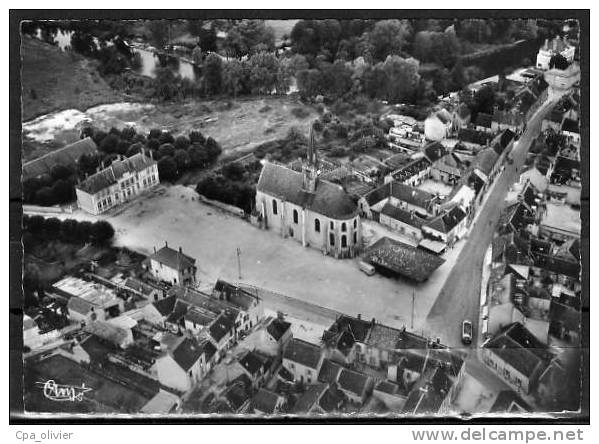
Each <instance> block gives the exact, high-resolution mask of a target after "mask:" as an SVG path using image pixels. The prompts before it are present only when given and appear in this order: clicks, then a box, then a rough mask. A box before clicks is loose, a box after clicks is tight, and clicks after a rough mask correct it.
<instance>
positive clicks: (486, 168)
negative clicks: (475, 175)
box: [473, 147, 499, 175]
mask: <svg viewBox="0 0 599 444" xmlns="http://www.w3.org/2000/svg"><path fill="white" fill-rule="evenodd" d="M497 159H499V155H498V154H497V153H496V152H495V150H494V149H493V148H491V147H487V148H485V149H483V150H480V151H479V152H478V154H477V155H476V157H475V158H474V162H473V165H474V167H475V168H478V169H479V170H481V171H482V172H483V173H485V174H486V175H489V173H491V171H492V170H493V167H494V166H495V163H496V162H497Z"/></svg>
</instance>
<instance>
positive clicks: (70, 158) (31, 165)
mask: <svg viewBox="0 0 599 444" xmlns="http://www.w3.org/2000/svg"><path fill="white" fill-rule="evenodd" d="M97 148H98V147H97V146H96V144H95V143H94V141H93V140H92V139H91V138H90V137H86V138H85V139H82V140H78V141H77V142H75V143H71V144H70V145H67V146H65V147H63V148H60V149H57V150H54V151H52V152H50V153H48V154H46V155H44V156H42V157H39V158H37V159H34V160H31V161H29V162H25V163H24V164H23V180H27V179H32V178H34V177H39V176H42V175H44V174H50V172H51V171H52V168H53V167H55V166H56V165H64V166H66V167H69V166H75V165H77V162H78V161H79V158H80V157H81V156H82V155H84V154H95V153H96V152H97Z"/></svg>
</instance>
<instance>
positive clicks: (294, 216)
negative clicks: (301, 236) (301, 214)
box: [293, 210, 298, 224]
mask: <svg viewBox="0 0 599 444" xmlns="http://www.w3.org/2000/svg"><path fill="white" fill-rule="evenodd" d="M297 221H298V214H297V210H293V223H294V224H296V223H297Z"/></svg>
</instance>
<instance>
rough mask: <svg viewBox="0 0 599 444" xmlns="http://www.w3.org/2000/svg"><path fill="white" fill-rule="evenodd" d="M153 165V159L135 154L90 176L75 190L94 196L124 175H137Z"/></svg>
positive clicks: (116, 161) (141, 154)
mask: <svg viewBox="0 0 599 444" xmlns="http://www.w3.org/2000/svg"><path fill="white" fill-rule="evenodd" d="M155 164H156V161H155V160H154V159H152V158H150V157H148V156H145V155H144V154H143V153H137V154H134V155H133V156H131V157H129V158H126V159H124V160H115V161H114V162H112V164H111V165H110V166H109V167H108V168H104V169H103V170H101V171H99V172H97V173H95V174H92V175H91V176H89V177H88V178H87V179H85V180H84V181H83V182H81V183H80V184H78V185H77V188H78V189H80V190H82V191H85V192H86V193H88V194H96V193H98V192H99V191H102V190H104V189H105V188H107V187H109V186H111V185H115V184H116V183H118V181H119V180H120V179H121V178H122V177H123V176H124V175H125V173H138V172H140V171H143V170H145V169H146V168H148V167H150V166H152V165H155Z"/></svg>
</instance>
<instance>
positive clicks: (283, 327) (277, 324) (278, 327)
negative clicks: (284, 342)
mask: <svg viewBox="0 0 599 444" xmlns="http://www.w3.org/2000/svg"><path fill="white" fill-rule="evenodd" d="M290 328H291V323H290V322H286V321H281V320H280V319H273V320H272V321H270V322H269V324H268V327H266V331H267V332H268V334H269V335H271V336H272V337H273V339H274V340H275V341H279V340H280V339H281V338H282V337H283V336H284V335H285V333H287V331H288V330H289V329H290Z"/></svg>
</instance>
